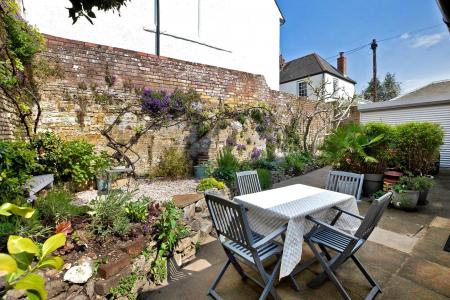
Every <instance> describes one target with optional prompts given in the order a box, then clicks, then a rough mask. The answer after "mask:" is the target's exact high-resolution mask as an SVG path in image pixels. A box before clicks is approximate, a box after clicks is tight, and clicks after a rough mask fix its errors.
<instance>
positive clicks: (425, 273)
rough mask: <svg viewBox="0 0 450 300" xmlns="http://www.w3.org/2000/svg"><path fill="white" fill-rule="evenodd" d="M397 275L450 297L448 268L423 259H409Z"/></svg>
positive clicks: (449, 273) (449, 272) (449, 270)
mask: <svg viewBox="0 0 450 300" xmlns="http://www.w3.org/2000/svg"><path fill="white" fill-rule="evenodd" d="M399 275H400V276H402V277H404V278H406V279H409V280H411V281H413V282H415V283H417V284H419V285H421V286H424V287H427V288H429V289H431V290H433V291H435V292H438V293H439V294H442V295H444V296H447V297H450V268H447V267H444V266H442V265H439V264H436V263H433V262H430V261H428V260H425V259H419V258H411V259H409V260H408V261H407V262H406V263H405V264H404V265H403V267H402V268H401V269H400V271H399Z"/></svg>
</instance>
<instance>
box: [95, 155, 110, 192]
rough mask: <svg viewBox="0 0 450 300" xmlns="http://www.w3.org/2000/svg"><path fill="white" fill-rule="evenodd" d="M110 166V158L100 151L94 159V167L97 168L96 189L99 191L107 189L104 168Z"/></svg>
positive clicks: (106, 174) (106, 175) (106, 176)
mask: <svg viewBox="0 0 450 300" xmlns="http://www.w3.org/2000/svg"><path fill="white" fill-rule="evenodd" d="M110 166H111V160H110V158H109V156H108V155H107V154H106V153H105V152H102V153H101V154H100V155H99V156H97V157H96V159H95V167H96V169H97V172H96V176H95V179H96V182H97V190H98V191H99V192H104V191H107V190H108V173H107V172H106V170H107V169H108V168H109V167H110Z"/></svg>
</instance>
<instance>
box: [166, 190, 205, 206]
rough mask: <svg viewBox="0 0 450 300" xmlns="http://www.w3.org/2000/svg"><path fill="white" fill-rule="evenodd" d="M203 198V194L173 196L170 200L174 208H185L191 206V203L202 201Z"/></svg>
mask: <svg viewBox="0 0 450 300" xmlns="http://www.w3.org/2000/svg"><path fill="white" fill-rule="evenodd" d="M204 197H205V196H204V195H203V194H200V193H195V194H184V195H174V196H173V198H172V199H173V202H174V203H175V206H176V207H178V208H185V207H186V206H188V205H191V204H192V203H195V202H197V201H200V200H202V199H203V198H204Z"/></svg>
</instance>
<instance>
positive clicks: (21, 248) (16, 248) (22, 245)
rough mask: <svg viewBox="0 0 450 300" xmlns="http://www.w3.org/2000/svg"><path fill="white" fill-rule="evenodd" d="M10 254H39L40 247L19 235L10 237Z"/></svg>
mask: <svg viewBox="0 0 450 300" xmlns="http://www.w3.org/2000/svg"><path fill="white" fill-rule="evenodd" d="M8 252H9V254H18V253H22V252H27V253H32V254H38V253H39V248H38V246H37V245H36V244H35V243H34V242H33V241H32V240H31V239H29V238H23V237H20V236H17V235H10V236H9V238H8Z"/></svg>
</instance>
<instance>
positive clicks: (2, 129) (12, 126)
mask: <svg viewBox="0 0 450 300" xmlns="http://www.w3.org/2000/svg"><path fill="white" fill-rule="evenodd" d="M18 123H19V120H18V119H17V115H16V114H15V113H14V108H13V107H12V106H11V103H10V102H8V101H7V100H6V98H5V96H4V95H3V93H2V92H0V140H13V139H14V137H15V135H16V134H17V129H18Z"/></svg>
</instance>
